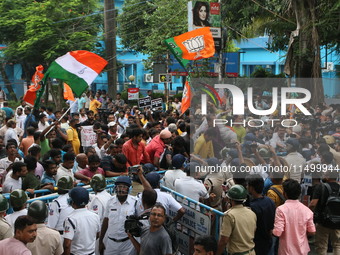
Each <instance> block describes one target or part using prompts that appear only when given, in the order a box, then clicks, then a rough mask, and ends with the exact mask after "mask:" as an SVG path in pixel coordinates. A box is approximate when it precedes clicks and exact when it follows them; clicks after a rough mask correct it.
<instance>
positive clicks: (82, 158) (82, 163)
mask: <svg viewBox="0 0 340 255" xmlns="http://www.w3.org/2000/svg"><path fill="white" fill-rule="evenodd" d="M76 161H77V163H78V166H79V167H81V168H85V167H86V166H87V164H88V163H89V161H88V158H87V156H86V154H85V153H80V154H78V155H77V157H76Z"/></svg>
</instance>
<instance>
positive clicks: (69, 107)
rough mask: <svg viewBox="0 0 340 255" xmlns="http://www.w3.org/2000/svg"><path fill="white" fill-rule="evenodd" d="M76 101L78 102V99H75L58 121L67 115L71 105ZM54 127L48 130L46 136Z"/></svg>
mask: <svg viewBox="0 0 340 255" xmlns="http://www.w3.org/2000/svg"><path fill="white" fill-rule="evenodd" d="M75 103H77V100H74V102H73V103H72V104H71V105H70V107H69V108H68V109H67V110H66V112H64V114H63V115H62V116H61V117H60V118H59V119H58V120H57V121H58V122H60V120H61V119H62V118H64V117H65V115H66V114H67V113H68V112H69V111H70V109H71V107H72V106H73V105H74V104H75ZM52 129H53V128H51V129H50V130H48V131H47V132H46V134H45V136H47V135H48V134H49V133H50V132H51V130H52Z"/></svg>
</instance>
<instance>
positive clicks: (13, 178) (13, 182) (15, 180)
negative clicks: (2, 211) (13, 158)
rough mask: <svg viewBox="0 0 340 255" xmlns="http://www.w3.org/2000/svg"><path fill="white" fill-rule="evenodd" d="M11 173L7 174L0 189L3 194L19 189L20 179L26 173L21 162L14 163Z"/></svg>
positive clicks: (24, 165) (24, 166) (25, 168)
mask: <svg viewBox="0 0 340 255" xmlns="http://www.w3.org/2000/svg"><path fill="white" fill-rule="evenodd" d="M12 169H13V171H12V172H9V173H8V174H7V176H6V180H5V182H4V184H3V187H2V192H3V193H9V192H12V191H13V190H16V189H21V186H22V177H25V176H26V174H27V173H28V171H27V167H26V164H25V163H23V162H14V163H13V167H12Z"/></svg>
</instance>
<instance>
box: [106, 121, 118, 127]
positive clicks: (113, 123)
mask: <svg viewBox="0 0 340 255" xmlns="http://www.w3.org/2000/svg"><path fill="white" fill-rule="evenodd" d="M116 124H117V123H116V122H115V121H111V122H110V123H109V124H107V126H108V127H113V126H114V125H116Z"/></svg>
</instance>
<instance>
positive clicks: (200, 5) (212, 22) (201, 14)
mask: <svg viewBox="0 0 340 255" xmlns="http://www.w3.org/2000/svg"><path fill="white" fill-rule="evenodd" d="M201 27H210V31H211V33H212V35H213V38H221V6H220V3H209V2H204V1H190V2H188V31H191V30H194V29H197V28H201Z"/></svg>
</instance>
